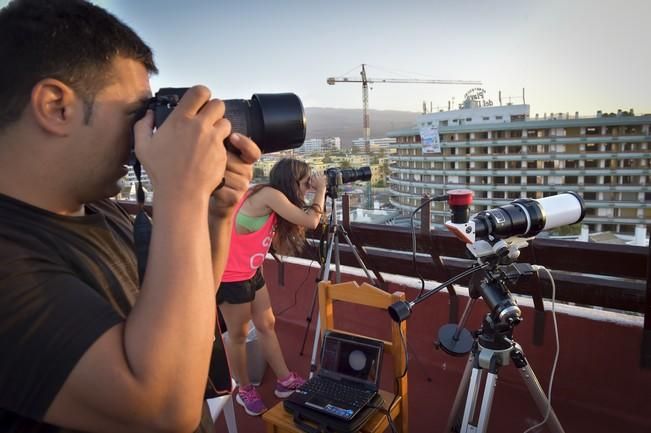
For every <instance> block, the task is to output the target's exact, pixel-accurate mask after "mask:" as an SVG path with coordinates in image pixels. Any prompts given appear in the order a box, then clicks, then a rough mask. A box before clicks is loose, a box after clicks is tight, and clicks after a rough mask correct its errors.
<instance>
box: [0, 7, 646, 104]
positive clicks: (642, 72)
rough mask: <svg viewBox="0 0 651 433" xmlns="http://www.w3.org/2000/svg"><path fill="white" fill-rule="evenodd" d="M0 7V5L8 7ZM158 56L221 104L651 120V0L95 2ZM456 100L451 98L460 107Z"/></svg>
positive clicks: (172, 80) (168, 75)
mask: <svg viewBox="0 0 651 433" xmlns="http://www.w3.org/2000/svg"><path fill="white" fill-rule="evenodd" d="M6 3H7V1H6V0H0V5H4V4H6ZM94 3H96V4H98V5H100V6H102V7H104V8H106V9H107V10H109V11H110V12H111V13H113V14H115V15H116V16H117V17H118V18H120V19H121V20H122V21H124V22H125V23H127V24H128V25H130V26H131V27H132V28H133V29H134V30H135V31H136V32H137V33H138V34H139V35H141V37H142V38H143V39H144V40H145V41H146V42H147V43H148V44H149V45H150V46H151V47H152V48H153V50H154V55H155V60H156V62H157V65H158V67H159V69H160V73H159V75H158V76H155V77H153V78H152V88H153V89H154V90H155V89H157V88H159V87H174V86H191V85H193V84H205V85H207V86H208V87H210V88H211V90H212V92H213V95H215V96H216V97H220V98H223V99H230V98H247V99H248V98H250V97H251V95H252V94H253V93H273V92H294V93H296V94H297V95H299V96H300V98H301V99H302V101H303V104H304V105H305V106H306V107H333V108H361V107H362V86H361V84H360V83H337V84H335V85H328V84H327V83H326V78H327V77H331V76H335V77H342V76H346V77H352V78H359V76H360V75H359V72H360V69H361V64H362V63H364V64H367V65H368V67H367V76H368V77H369V79H373V78H399V79H400V78H405V79H412V78H417V79H438V80H477V81H481V82H482V84H481V86H473V85H440V84H413V83H409V84H374V85H371V91H370V93H369V108H371V109H380V110H404V111H421V110H422V106H423V101H425V102H426V103H427V105H428V107H429V106H430V105H431V106H433V107H434V108H435V109H436V107H440V108H447V106H448V102H451V103H452V105H453V106H454V105H455V104H459V103H460V102H461V100H462V99H463V95H464V93H465V92H466V91H468V90H469V89H470V88H472V87H482V88H484V89H485V90H486V96H487V98H489V99H491V100H492V101H493V102H494V104H496V105H497V104H498V103H499V102H498V91H501V94H502V102H503V103H504V104H506V103H507V102H509V101H510V102H512V103H522V100H523V98H522V95H523V89H524V94H525V102H526V103H528V104H530V106H531V113H532V115H533V114H535V113H540V114H541V115H542V114H543V113H550V112H555V113H559V112H562V113H565V112H570V113H572V114H573V113H574V112H576V111H578V112H579V114H580V115H590V114H594V113H595V112H596V111H597V110H602V111H605V112H611V111H617V109H624V110H628V109H630V108H633V109H634V110H635V112H636V113H651V85H650V84H649V79H651V55H650V50H649V47H650V43H651V23H650V18H651V1H650V0H618V1H595V0H544V1H531V0H490V1H489V0H429V1H427V0H401V1H396V0H390V1H388V0H343V1H340V0H329V1H315V0H302V1H294V0H260V1H258V0H239V1H234V0H230V1H221V0H94ZM453 98H454V102H453Z"/></svg>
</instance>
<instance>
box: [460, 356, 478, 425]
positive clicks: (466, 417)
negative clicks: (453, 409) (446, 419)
mask: <svg viewBox="0 0 651 433" xmlns="http://www.w3.org/2000/svg"><path fill="white" fill-rule="evenodd" d="M482 373H483V372H482V369H481V368H480V367H473V369H472V373H471V374H470V385H469V386H468V396H467V397H466V407H465V409H464V411H463V420H462V421H461V433H471V432H474V431H475V430H474V427H473V426H472V425H470V421H471V417H472V416H473V415H474V413H475V406H476V404H477V394H478V393H479V386H480V385H481V377H482Z"/></svg>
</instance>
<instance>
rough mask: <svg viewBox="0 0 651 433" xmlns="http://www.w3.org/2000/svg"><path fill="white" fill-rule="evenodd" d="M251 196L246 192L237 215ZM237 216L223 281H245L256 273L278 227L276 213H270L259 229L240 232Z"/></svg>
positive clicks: (239, 204) (238, 207)
mask: <svg viewBox="0 0 651 433" xmlns="http://www.w3.org/2000/svg"><path fill="white" fill-rule="evenodd" d="M248 197H249V193H248V192H247V193H246V194H244V196H243V197H242V199H241V200H240V202H239V203H238V205H237V209H236V210H235V215H237V213H238V212H239V211H240V208H241V207H242V204H244V201H245V200H246V199H247V198H248ZM235 220H236V218H235V217H233V229H232V230H231V246H230V250H229V252H228V261H227V262H226V269H225V270H224V275H223V277H222V281H223V282H233V281H245V280H248V279H250V278H251V277H253V275H255V271H256V270H257V269H258V268H259V267H260V266H262V263H264V259H265V257H266V256H267V252H269V248H271V241H272V239H273V236H274V232H275V227H276V214H275V213H274V212H272V213H271V215H269V219H267V222H266V223H265V224H264V225H263V226H262V227H260V229H259V230H257V231H254V232H251V233H238V232H237V223H236V221H235Z"/></svg>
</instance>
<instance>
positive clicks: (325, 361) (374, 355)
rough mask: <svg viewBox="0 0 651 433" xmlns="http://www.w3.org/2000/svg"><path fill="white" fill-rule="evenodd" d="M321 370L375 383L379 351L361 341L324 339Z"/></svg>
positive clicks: (379, 356) (378, 366)
mask: <svg viewBox="0 0 651 433" xmlns="http://www.w3.org/2000/svg"><path fill="white" fill-rule="evenodd" d="M324 344H325V346H324V348H323V357H322V359H321V368H322V369H325V370H328V371H331V372H335V373H337V374H340V375H344V376H347V377H350V378H353V379H356V380H360V381H364V382H371V383H376V382H377V380H378V377H379V374H380V371H379V369H380V361H381V349H379V348H378V347H377V346H373V345H370V344H364V342H361V341H348V340H342V339H338V338H326V339H325V342H324Z"/></svg>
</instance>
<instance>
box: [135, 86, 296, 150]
mask: <svg viewBox="0 0 651 433" xmlns="http://www.w3.org/2000/svg"><path fill="white" fill-rule="evenodd" d="M187 90H188V88H172V87H167V88H162V89H160V90H159V91H158V92H157V93H156V96H155V97H154V98H152V101H151V102H150V107H149V108H152V109H153V110H154V117H155V120H154V124H155V126H156V127H157V128H158V127H159V126H160V125H161V124H162V123H163V122H164V121H165V119H166V118H167V116H169V114H170V113H171V112H172V110H173V109H174V107H176V105H177V103H178V101H179V100H180V99H181V97H182V96H183V94H184V93H185V92H186V91H187ZM224 105H225V106H226V111H225V113H224V117H225V118H227V119H228V120H229V121H230V122H231V130H232V132H238V133H240V134H242V135H245V136H247V137H251V139H252V140H253V141H254V142H255V144H257V145H258V147H259V148H260V151H261V152H262V153H271V152H277V151H279V150H287V149H294V148H297V147H300V146H302V145H303V142H304V141H305V134H306V131H307V129H306V120H305V111H304V110H303V103H302V102H301V100H300V98H299V97H298V96H296V95H295V94H293V93H256V94H254V95H253V96H252V97H251V99H225V100H224ZM143 115H144V110H143Z"/></svg>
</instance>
